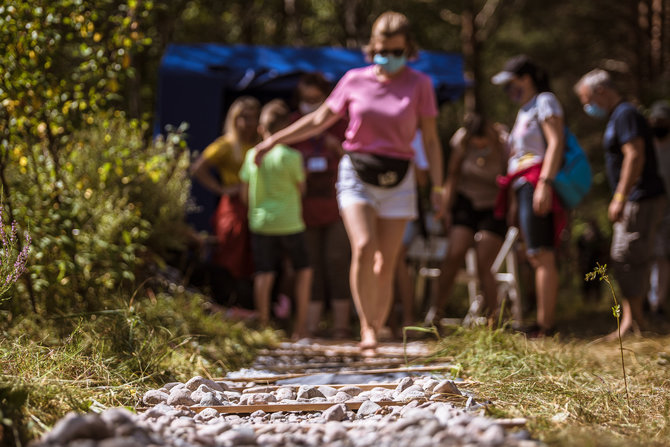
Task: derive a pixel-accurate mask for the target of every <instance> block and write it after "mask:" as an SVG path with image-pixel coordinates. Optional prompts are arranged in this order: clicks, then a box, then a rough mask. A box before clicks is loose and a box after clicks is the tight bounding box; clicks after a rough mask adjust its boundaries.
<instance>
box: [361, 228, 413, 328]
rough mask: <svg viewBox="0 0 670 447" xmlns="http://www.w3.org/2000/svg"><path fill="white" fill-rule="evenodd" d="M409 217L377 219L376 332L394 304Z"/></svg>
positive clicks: (374, 310) (374, 311)
mask: <svg viewBox="0 0 670 447" xmlns="http://www.w3.org/2000/svg"><path fill="white" fill-rule="evenodd" d="M406 226H407V219H377V234H378V236H377V243H378V245H377V253H376V256H375V264H374V273H375V277H376V279H377V302H376V305H375V306H374V307H373V313H372V318H371V320H370V322H371V324H372V326H373V328H374V330H375V332H376V333H379V331H380V330H381V328H382V327H383V326H384V324H386V320H387V319H388V316H389V313H390V312H391V305H392V304H393V279H394V276H395V271H396V261H397V260H398V253H399V252H400V247H401V246H402V236H403V234H404V232H405V227H406Z"/></svg>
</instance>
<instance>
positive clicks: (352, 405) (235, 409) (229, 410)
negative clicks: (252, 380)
mask: <svg viewBox="0 0 670 447" xmlns="http://www.w3.org/2000/svg"><path fill="white" fill-rule="evenodd" d="M375 403H376V404H377V405H379V406H380V407H397V406H401V405H406V404H407V402H395V401H382V402H375ZM362 404H363V402H344V405H346V407H347V410H354V411H355V410H358V409H359V408H360V407H361V405H362ZM333 405H337V404H336V403H333V402H324V403H312V402H305V403H303V402H299V403H295V404H282V403H277V404H257V405H213V406H207V407H189V409H191V410H193V411H195V412H196V413H200V412H201V411H202V410H204V409H206V408H213V409H215V410H216V411H218V412H219V413H226V414H251V413H254V412H256V411H258V410H263V411H264V412H266V413H277V412H279V411H325V410H327V409H329V408H330V407H332V406H333Z"/></svg>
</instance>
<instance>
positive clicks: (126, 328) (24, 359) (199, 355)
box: [0, 295, 277, 445]
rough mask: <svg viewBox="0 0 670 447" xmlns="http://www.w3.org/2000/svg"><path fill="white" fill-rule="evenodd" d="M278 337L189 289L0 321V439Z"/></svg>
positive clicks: (220, 364) (206, 369)
mask: <svg viewBox="0 0 670 447" xmlns="http://www.w3.org/2000/svg"><path fill="white" fill-rule="evenodd" d="M73 323H74V325H73ZM68 328H69V329H68ZM58 332H61V334H62V333H64V332H66V333H67V334H68V335H66V336H64V337H62V338H61V336H57V335H56V334H57V333H58ZM276 340H277V334H275V333H274V332H272V331H270V330H254V329H250V328H248V327H246V326H245V325H244V324H242V323H240V322H230V321H226V320H225V319H223V318H222V317H221V316H220V315H216V314H210V313H208V312H206V311H205V310H204V309H203V300H202V298H201V297H200V296H190V295H189V296H187V295H183V296H162V295H161V296H158V298H157V300H154V301H153V302H152V301H150V300H142V301H140V302H134V303H133V304H132V305H125V307H124V306H123V305H121V306H120V307H119V308H118V309H116V310H113V311H108V312H106V313H97V314H93V315H88V316H77V317H72V318H69V319H67V320H66V319H57V320H56V319H55V320H50V321H41V322H39V323H38V322H36V321H34V320H31V319H24V320H23V321H22V322H18V323H16V324H15V325H13V326H12V327H7V328H2V327H1V325H0V445H19V444H18V443H17V442H16V441H17V439H21V440H22V441H23V445H25V443H26V441H28V440H31V439H34V438H36V437H38V436H40V435H42V434H43V433H44V432H45V431H47V430H48V429H49V427H50V426H52V425H53V424H54V423H55V422H56V421H57V420H58V419H60V418H61V417H63V416H64V415H65V414H66V413H67V412H70V411H76V412H86V411H96V410H97V411H99V410H102V409H104V408H106V407H118V406H128V407H133V406H135V405H137V404H138V402H140V401H141V397H142V395H143V394H144V392H145V391H146V390H148V389H150V388H158V387H159V386H161V385H163V384H164V383H166V382H169V381H175V380H179V381H185V380H188V379H190V378H191V377H193V376H194V375H196V374H198V375H203V376H212V377H216V376H221V375H224V374H225V372H226V371H228V370H233V369H237V368H239V367H241V366H244V365H246V364H248V363H249V362H250V361H251V360H252V359H253V358H254V355H255V351H256V349H258V348H261V347H266V346H268V345H269V344H272V343H274V342H276ZM3 432H4V435H3Z"/></svg>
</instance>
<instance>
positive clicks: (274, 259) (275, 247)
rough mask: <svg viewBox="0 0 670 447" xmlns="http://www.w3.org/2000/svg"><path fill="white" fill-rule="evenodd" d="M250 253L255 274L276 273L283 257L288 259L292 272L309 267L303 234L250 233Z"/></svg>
mask: <svg viewBox="0 0 670 447" xmlns="http://www.w3.org/2000/svg"><path fill="white" fill-rule="evenodd" d="M251 253H252V254H253V257H254V270H255V271H256V273H267V272H274V271H276V270H277V266H278V265H280V262H281V260H282V259H283V257H284V256H285V257H287V258H289V260H290V261H291V265H292V266H293V269H294V270H302V269H304V268H307V267H309V266H310V264H309V255H308V254H307V244H306V241H305V232H300V233H295V234H287V235H266V234H258V233H251Z"/></svg>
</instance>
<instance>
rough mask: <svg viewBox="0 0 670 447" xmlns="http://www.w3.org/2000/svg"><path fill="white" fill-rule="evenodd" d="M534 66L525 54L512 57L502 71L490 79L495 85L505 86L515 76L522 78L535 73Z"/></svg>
mask: <svg viewBox="0 0 670 447" xmlns="http://www.w3.org/2000/svg"><path fill="white" fill-rule="evenodd" d="M535 69H536V67H535V64H534V63H533V62H532V61H531V60H530V58H529V57H528V56H526V55H525V54H520V55H518V56H514V57H512V58H510V59H508V60H507V62H505V65H504V66H503V69H502V71H500V72H499V73H497V74H496V75H495V76H493V77H492V78H491V82H492V83H493V84H495V85H503V84H507V83H508V82H509V81H511V80H512V79H513V78H514V77H516V76H522V75H524V74H527V73H532V72H533V71H535Z"/></svg>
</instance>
